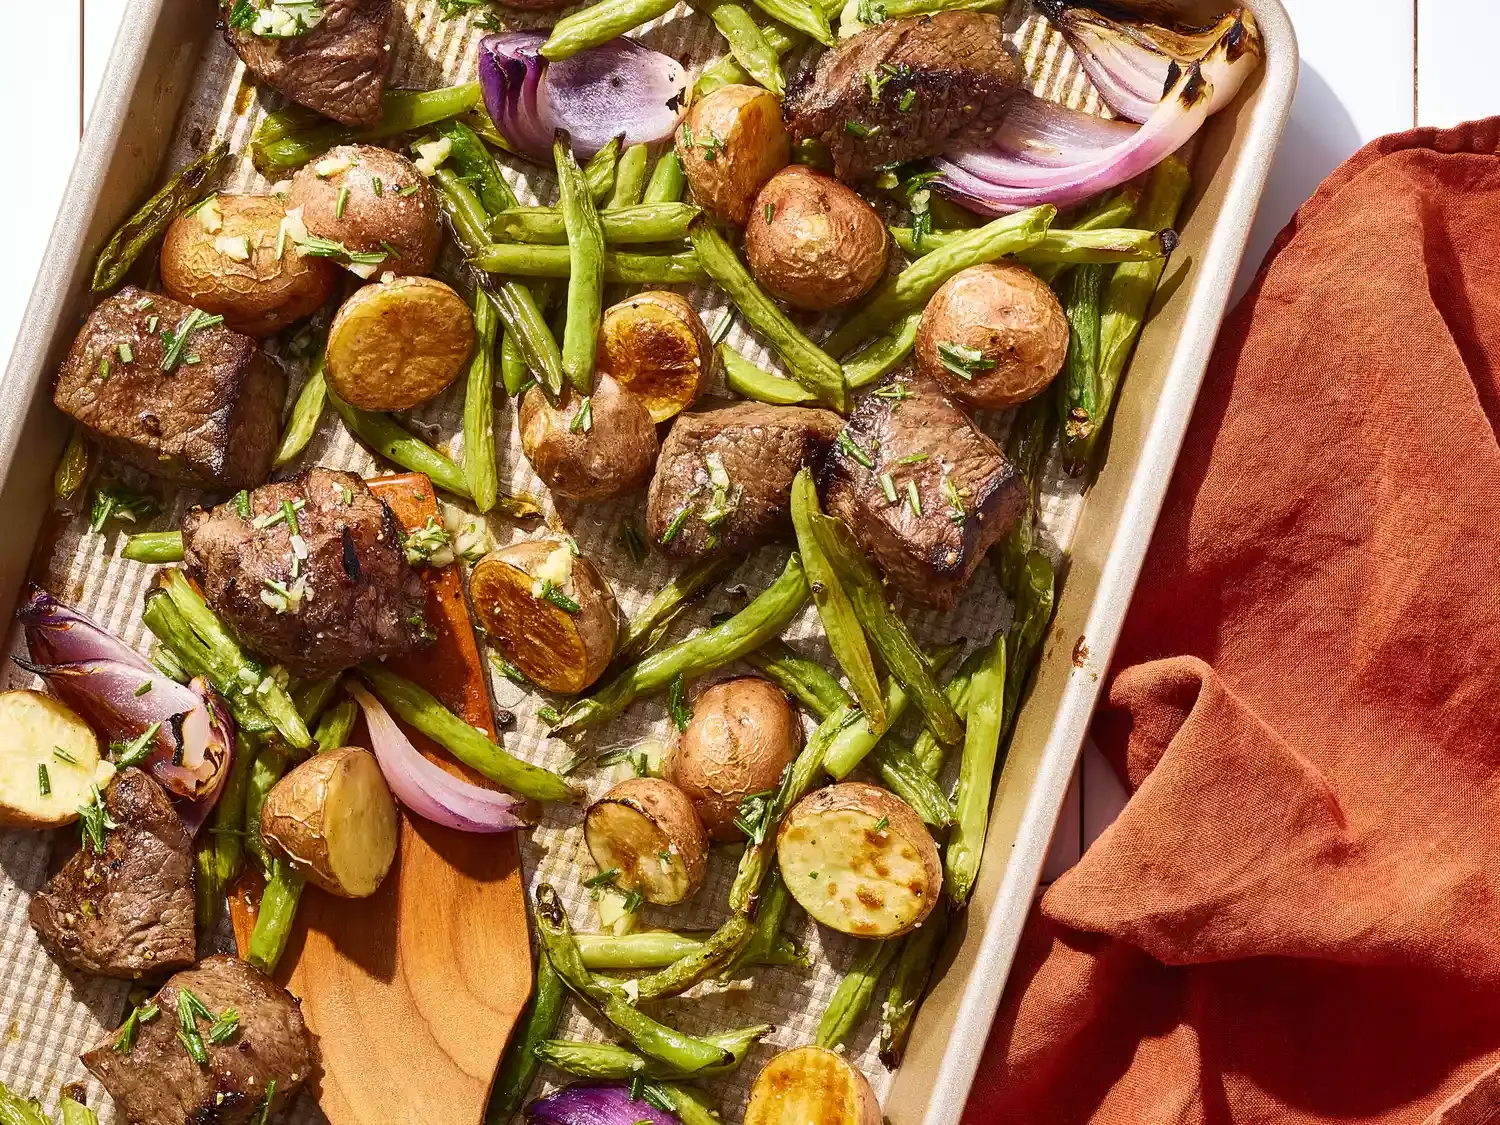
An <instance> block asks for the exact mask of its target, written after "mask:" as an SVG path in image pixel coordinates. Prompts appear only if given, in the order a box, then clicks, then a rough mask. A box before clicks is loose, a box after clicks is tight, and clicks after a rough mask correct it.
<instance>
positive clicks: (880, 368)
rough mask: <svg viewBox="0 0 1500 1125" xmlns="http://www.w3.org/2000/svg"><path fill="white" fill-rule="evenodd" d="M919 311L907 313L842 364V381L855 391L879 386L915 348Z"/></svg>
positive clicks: (920, 314) (920, 317)
mask: <svg viewBox="0 0 1500 1125" xmlns="http://www.w3.org/2000/svg"><path fill="white" fill-rule="evenodd" d="M921 324H922V310H920V309H918V310H916V311H915V312H909V313H907V314H906V315H905V316H904V317H902V318H901V319H900V320H898V321H897V322H896V324H895V326H894V327H893V328H891V329H889V330H888V331H886V332H883V333H881V334H880V335H879V336H876V337H875V338H874V339H873V340H871V341H870V342H869V343H868V344H866V345H865V346H864V347H862V348H860V349H859V350H858V351H857V352H855V353H854V354H853V355H852V356H850V357H849V358H848V359H847V360H846V361H845V362H844V382H846V383H848V384H849V386H850V388H851V389H853V390H858V389H859V388H861V387H868V386H870V385H871V384H872V383H878V382H879V381H880V380H881V379H884V378H885V377H886V376H887V375H888V374H890V373H891V372H892V371H894V370H895V369H896V368H898V367H900V366H901V364H903V363H905V362H906V357H907V356H909V355H911V352H912V349H913V348H914V347H916V346H917V329H918V328H919V327H920V326H921Z"/></svg>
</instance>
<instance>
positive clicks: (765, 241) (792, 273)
mask: <svg viewBox="0 0 1500 1125" xmlns="http://www.w3.org/2000/svg"><path fill="white" fill-rule="evenodd" d="M890 241H891V239H890V235H889V234H887V233H886V229H885V224H884V223H883V222H881V221H880V216H879V215H877V214H876V213H875V208H873V207H871V206H870V205H869V204H868V203H866V202H865V201H864V200H863V199H861V198H860V197H859V196H858V195H856V194H855V193H854V192H852V191H850V190H849V189H848V188H846V187H845V186H844V185H843V184H841V183H839V182H838V181H837V180H835V179H834V178H833V177H831V176H824V175H821V174H819V173H817V172H814V171H813V170H812V169H811V168H808V167H806V166H805V165H802V164H793V165H791V166H789V167H787V168H783V169H782V170H781V171H779V172H777V173H776V175H774V176H772V177H771V178H770V180H768V181H767V182H766V186H765V187H763V188H761V189H760V194H759V195H757V196H756V197H755V205H754V206H753V207H751V208H750V220H749V222H747V223H746V224H745V259H746V261H747V262H748V263H749V265H750V272H751V273H752V274H754V275H755V280H756V281H758V282H760V283H761V285H763V286H765V288H766V289H767V290H768V291H769V292H770V293H771V294H772V295H773V296H776V297H779V298H781V299H782V300H783V301H786V302H787V303H788V304H791V305H796V306H797V307H798V308H799V309H811V310H813V311H814V312H823V311H825V310H827V309H836V308H839V307H840V306H842V305H847V304H850V303H851V302H853V301H857V300H858V299H859V298H861V297H863V296H864V295H865V294H866V293H868V292H869V291H870V290H871V289H872V288H873V287H874V285H875V283H876V282H877V281H879V280H880V277H881V275H882V274H883V273H885V264H886V259H887V258H889V256H890Z"/></svg>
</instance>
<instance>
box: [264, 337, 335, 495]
mask: <svg viewBox="0 0 1500 1125" xmlns="http://www.w3.org/2000/svg"><path fill="white" fill-rule="evenodd" d="M326 356H327V353H326V352H324V350H323V349H322V348H319V349H318V350H317V353H316V354H315V355H314V357H313V361H312V365H311V366H310V367H308V369H307V378H306V379H305V380H303V383H302V389H301V390H300V391H298V392H297V401H296V403H294V404H293V406H292V413H291V416H290V417H289V418H287V420H286V429H285V430H284V431H282V434H281V444H280V445H278V446H277V447H276V458H275V460H274V461H272V462H271V467H272V468H273V469H279V468H281V467H282V466H283V465H285V464H286V463H287V462H289V461H291V460H292V459H293V458H295V457H296V456H297V455H298V454H300V453H301V452H302V451H303V450H304V449H306V448H307V443H308V442H310V441H312V439H313V434H315V433H317V431H318V423H319V422H320V421H321V420H322V418H323V407H324V406H325V405H326V404H327V402H328V376H327V375H326V374H324V371H323V367H324V360H325V359H326Z"/></svg>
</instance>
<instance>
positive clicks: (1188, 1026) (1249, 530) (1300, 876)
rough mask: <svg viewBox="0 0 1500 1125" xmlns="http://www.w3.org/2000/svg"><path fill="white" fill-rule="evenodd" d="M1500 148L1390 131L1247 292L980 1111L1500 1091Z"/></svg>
mask: <svg viewBox="0 0 1500 1125" xmlns="http://www.w3.org/2000/svg"><path fill="white" fill-rule="evenodd" d="M1497 151H1500V119H1492V120H1488V121H1482V122H1477V123H1474V124H1470V125H1465V126H1461V127H1459V128H1456V129H1451V130H1443V131H1437V130H1432V129H1421V130H1416V131H1414V132H1411V133H1406V134H1402V135H1399V136H1393V137H1387V138H1384V139H1382V140H1380V141H1376V142H1375V143H1373V144H1371V145H1369V146H1368V147H1366V148H1365V149H1363V150H1362V151H1361V152H1359V153H1358V154H1356V155H1355V156H1354V157H1353V158H1351V159H1350V160H1349V162H1348V163H1347V164H1345V165H1344V166H1343V167H1342V168H1340V169H1339V170H1338V171H1336V172H1335V173H1334V174H1333V175H1332V176H1331V177H1330V178H1329V179H1328V181H1327V182H1326V183H1325V184H1324V185H1323V186H1322V188H1320V189H1319V191H1318V193H1317V194H1316V195H1315V196H1314V197H1313V199H1312V200H1311V201H1310V202H1309V203H1307V205H1306V206H1304V207H1303V208H1302V210H1301V211H1300V212H1299V213H1298V214H1297V216H1296V218H1295V219H1294V220H1293V222H1292V223H1291V224H1290V226H1288V228H1287V229H1286V230H1285V231H1284V232H1282V234H1281V236H1280V238H1279V239H1278V241H1277V243H1276V245H1275V246H1274V247H1273V249H1272V253H1271V256H1270V257H1269V258H1268V260H1267V262H1266V265H1265V266H1264V267H1263V268H1262V271H1261V273H1260V276H1259V277H1258V279H1257V281H1256V285H1255V287H1254V288H1253V289H1252V290H1251V292H1250V294H1249V295H1248V297H1247V298H1246V300H1245V301H1244V302H1243V303H1242V304H1241V305H1240V306H1239V308H1238V309H1237V310H1236V312H1235V313H1234V314H1233V316H1232V317H1231V318H1230V319H1229V320H1228V322H1227V323H1226V326H1225V328H1224V331H1223V334H1222V335H1221V337H1220V339H1219V342H1218V345H1217V348H1216V350H1215V353H1214V358H1213V361H1212V363H1211V365H1210V368H1209V373H1208V379H1207V382H1206V384H1205V387H1204V390H1203V395H1202V398H1201V399H1200V401H1199V403H1198V406H1197V409H1196V411H1195V413H1194V417H1193V423H1192V426H1191V428H1190V430H1189V432H1188V437H1187V444H1186V447H1185V449H1184V451H1183V454H1182V458H1181V461H1180V463H1179V465H1178V468H1177V472H1176V476H1175V478H1174V480H1173V482H1172V486H1171V490H1170V492H1169V494H1168V497H1167V501H1166V507H1165V509H1164V512H1163V515H1162V517H1161V521H1160V523H1159V525H1158V527H1157V529H1156V533H1155V536H1154V537H1153V539H1152V542H1151V548H1150V552H1149V555H1148V556H1147V559H1146V563H1145V570H1144V573H1143V576H1142V579H1141V583H1140V587H1139V589H1138V591H1137V593H1136V595H1135V600H1134V603H1133V604H1132V606H1131V609H1130V612H1129V615H1128V617H1127V619H1126V623H1125V627H1124V633H1123V636H1122V638H1121V641H1120V645H1119V648H1118V651H1117V653H1116V656H1115V661H1114V670H1113V672H1112V675H1111V682H1110V684H1109V689H1108V702H1107V704H1106V705H1105V706H1103V707H1102V708H1101V711H1100V713H1099V715H1098V717H1097V718H1096V721H1095V726H1094V735H1095V737H1096V739H1097V740H1098V742H1099V745H1100V746H1101V747H1102V748H1103V750H1104V751H1105V754H1106V755H1107V756H1108V757H1109V759H1110V761H1111V762H1112V763H1113V764H1114V765H1115V767H1116V768H1117V769H1118V770H1119V772H1120V774H1121V776H1122V777H1123V778H1124V779H1125V780H1126V782H1127V785H1128V787H1129V789H1130V790H1131V793H1132V796H1131V799H1130V803H1129V804H1128V806H1127V807H1126V809H1125V811H1124V812H1123V813H1122V814H1121V816H1120V818H1119V820H1118V821H1117V822H1116V823H1115V824H1114V825H1113V826H1112V827H1111V828H1109V829H1108V830H1107V831H1106V832H1105V833H1104V834H1103V835H1102V836H1101V837H1100V838H1099V840H1098V841H1097V842H1096V843H1095V844H1094V846H1093V847H1092V848H1090V849H1089V851H1088V852H1087V854H1085V855H1084V857H1083V858H1082V860H1081V861H1080V862H1079V864H1078V866H1077V867H1075V868H1073V870H1071V871H1069V872H1068V873H1067V874H1066V875H1064V876H1063V877H1062V878H1061V879H1059V880H1058V881H1057V882H1056V883H1055V884H1053V886H1052V887H1051V888H1050V890H1048V892H1047V894H1046V895H1045V896H1044V897H1043V898H1042V900H1041V903H1040V906H1039V909H1038V910H1037V911H1036V912H1035V913H1034V915H1033V916H1032V918H1031V919H1030V922H1029V925H1028V930H1027V934H1026V937H1025V939H1024V941H1023V943H1022V948H1021V951H1020V953H1019V954H1018V957H1017V960H1016V964H1015V967H1014V969H1013V971H1012V975H1011V979H1010V985H1009V990H1008V992H1007V994H1006V996H1005V1000H1004V1002H1003V1004H1002V1006H1001V1011H1000V1014H999V1016H998V1017H997V1019H996V1023H995V1026H994V1029H993V1031H992V1032H991V1035H990V1040H989V1045H988V1048H987V1051H986V1055H985V1059H984V1061H983V1063H982V1064H981V1066H980V1072H979V1076H978V1080H977V1082H976V1084H975V1087H974V1092H973V1094H972V1096H971V1098H970V1101H969V1107H968V1110H967V1113H966V1115H965V1117H964V1121H965V1122H966V1123H968V1125H981V1123H983V1125H988V1123H1000V1122H1005V1123H1007V1125H1010V1123H1018V1125H1019V1123H1024V1125H1050V1123H1054V1122H1084V1121H1088V1122H1108V1123H1115V1122H1118V1123H1119V1125H1178V1123H1195V1125H1196V1123H1198V1122H1207V1123H1220V1122H1233V1123H1240V1122H1247V1123H1248V1122H1255V1123H1262V1122H1267V1123H1269V1122H1275V1123H1277V1125H1284V1123H1295V1125H1301V1123H1304V1122H1333V1121H1337V1122H1340V1123H1341V1125H1350V1123H1357V1122H1391V1123H1395V1122H1401V1123H1403V1125H1408V1123H1410V1125H1415V1123H1418V1122H1421V1121H1422V1120H1423V1119H1424V1118H1427V1119H1428V1120H1430V1121H1433V1122H1437V1121H1443V1122H1445V1123H1446V1122H1452V1123H1454V1125H1457V1123H1460V1122H1462V1123H1464V1125H1470V1123H1472V1125H1478V1123H1479V1122H1485V1121H1489V1120H1490V1118H1491V1114H1492V1113H1493V1111H1494V1110H1495V1108H1496V1106H1497V1105H1500V1094H1497V1092H1496V1090H1497V1087H1500V1080H1497V1075H1493V1074H1490V1073H1489V1072H1490V1071H1492V1070H1494V1069H1495V1068H1497V1066H1500V446H1497V441H1496V428H1497V426H1500V378H1497V372H1500V156H1497ZM1496 1120H1500V1117H1497V1118H1496Z"/></svg>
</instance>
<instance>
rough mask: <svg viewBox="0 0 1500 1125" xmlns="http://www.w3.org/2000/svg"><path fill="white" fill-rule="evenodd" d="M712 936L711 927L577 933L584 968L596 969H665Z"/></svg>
mask: <svg viewBox="0 0 1500 1125" xmlns="http://www.w3.org/2000/svg"><path fill="white" fill-rule="evenodd" d="M712 936H713V932H712V931H710V930H701V931H697V932H694V933H677V932H675V931H673V930H635V931H633V932H631V933H628V934H611V933H603V934H574V935H573V939H574V940H575V941H576V942H578V953H579V956H581V957H582V958H583V964H584V967H585V968H588V969H592V970H594V971H596V972H597V971H601V970H602V971H604V972H612V971H617V970H627V971H635V970H637V969H663V968H666V967H667V966H668V965H670V964H672V963H673V962H674V961H676V960H678V959H679V958H682V957H690V956H692V955H693V954H695V953H698V952H699V951H701V950H702V948H703V943H704V942H705V941H707V940H708V939H709V938H710V937H712Z"/></svg>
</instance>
